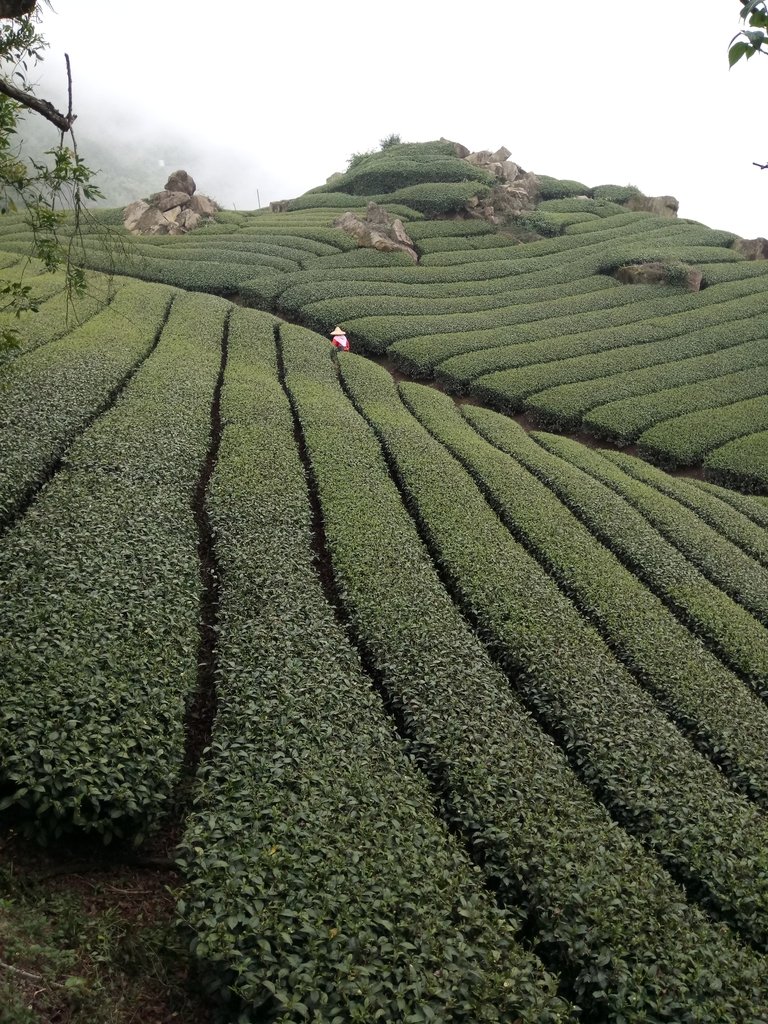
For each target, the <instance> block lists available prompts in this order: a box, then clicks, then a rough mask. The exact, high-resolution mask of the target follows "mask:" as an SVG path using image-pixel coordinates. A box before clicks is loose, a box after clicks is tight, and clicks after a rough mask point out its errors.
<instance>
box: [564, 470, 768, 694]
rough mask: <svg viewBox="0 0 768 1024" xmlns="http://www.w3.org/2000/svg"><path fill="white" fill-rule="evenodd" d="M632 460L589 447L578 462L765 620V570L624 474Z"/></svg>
mask: <svg viewBox="0 0 768 1024" xmlns="http://www.w3.org/2000/svg"><path fill="white" fill-rule="evenodd" d="M634 461H635V460H634V459H630V458H629V457H628V456H627V455H624V454H622V453H620V452H605V453H602V454H598V453H595V452H591V451H590V452H587V454H586V458H585V459H583V460H582V465H584V466H588V468H589V472H590V473H591V474H592V475H593V476H595V477H596V478H597V479H598V480H600V481H601V482H602V483H604V484H607V486H608V487H610V488H611V489H612V490H614V491H616V493H617V494H619V495H620V496H621V497H622V498H624V499H625V500H626V501H627V502H628V504H630V505H631V506H632V507H633V508H635V509H637V510H638V511H639V512H640V513H641V514H642V516H643V518H644V519H645V520H646V522H647V523H649V524H650V525H651V526H653V527H655V529H657V530H658V531H659V533H660V534H661V535H662V536H663V537H665V538H666V539H667V540H668V541H669V542H670V543H672V544H674V545H675V547H676V548H677V549H678V551H681V552H682V553H683V554H684V555H685V556H686V558H687V559H688V560H689V561H690V562H692V563H693V564H694V565H695V566H696V567H697V568H698V569H699V571H700V572H701V573H702V574H703V575H704V576H706V577H707V579H710V580H711V581H712V582H713V583H714V584H715V585H716V586H717V587H718V588H719V589H720V590H722V591H723V592H724V593H726V594H729V595H730V596H731V597H732V598H733V599H734V600H735V601H738V602H739V603H740V604H741V605H743V606H744V607H745V608H748V609H749V611H751V612H752V614H753V615H754V616H755V617H756V618H758V619H760V620H762V622H763V623H764V624H768V569H765V568H764V567H763V566H762V565H759V564H758V563H756V562H755V560H754V559H752V558H750V557H749V556H748V555H746V554H745V553H744V552H743V551H741V550H740V548H738V547H737V546H736V545H735V544H733V543H731V541H730V540H727V539H726V538H724V537H721V536H720V535H719V534H718V533H717V531H716V530H713V529H712V527H710V526H708V525H707V524H706V523H704V522H702V521H701V519H699V517H698V516H697V515H696V514H695V513H694V512H692V511H691V510H690V509H688V508H685V507H684V506H683V507H681V506H680V504H679V502H677V501H675V500H674V499H673V498H671V497H668V496H667V495H665V494H660V493H659V492H658V491H657V490H656V489H655V488H653V487H649V486H648V484H646V483H644V482H643V481H641V480H638V479H637V477H636V476H635V475H634V474H630V473H628V472H627V471H626V468H627V466H628V465H631V464H632V463H634ZM766 641H768V634H766ZM766 683H767V684H768V677H766Z"/></svg>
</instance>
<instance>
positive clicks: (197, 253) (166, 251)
mask: <svg viewBox="0 0 768 1024" xmlns="http://www.w3.org/2000/svg"><path fill="white" fill-rule="evenodd" d="M171 237H172V236H171ZM326 248H327V252H328V253H329V254H331V253H337V252H338V251H339V250H338V249H332V248H331V247H330V246H327V247H326ZM131 252H132V253H138V254H140V255H141V256H148V257H150V258H151V259H163V258H165V259H171V260H179V261H180V262H193V261H196V260H220V261H221V262H222V263H238V264H245V265H248V266H253V267H256V268H258V266H259V265H260V263H261V261H262V258H263V257H264V256H277V257H278V258H279V259H282V260H286V261H288V262H289V263H291V264H293V266H292V268H291V270H292V271H295V270H300V269H302V268H303V267H304V266H305V265H306V264H310V263H312V262H314V261H315V260H316V259H317V255H316V254H315V253H313V252H307V251H306V250H305V249H299V248H295V247H290V246H286V245H274V244H272V243H271V242H269V241H265V240H264V239H263V237H258V238H253V239H251V240H249V241H248V242H247V243H246V245H244V246H241V247H239V248H235V247H233V246H228V247H226V248H219V247H218V246H213V245H204V246H202V245H179V246H173V247H171V246H167V245H166V246H157V245H147V244H145V243H143V242H141V243H138V244H137V245H134V246H132V247H131Z"/></svg>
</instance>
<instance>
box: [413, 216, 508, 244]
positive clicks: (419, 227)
mask: <svg viewBox="0 0 768 1024" xmlns="http://www.w3.org/2000/svg"><path fill="white" fill-rule="evenodd" d="M408 234H409V235H410V236H411V238H412V239H413V241H414V242H422V241H425V240H432V239H438V238H455V237H459V238H470V237H472V238H475V237H480V236H483V235H485V236H490V237H491V238H500V237H501V236H500V235H499V234H498V233H497V232H496V229H495V228H494V227H493V225H492V224H489V223H488V221H486V220H463V219H458V220H424V221H421V223H420V224H409V225H408Z"/></svg>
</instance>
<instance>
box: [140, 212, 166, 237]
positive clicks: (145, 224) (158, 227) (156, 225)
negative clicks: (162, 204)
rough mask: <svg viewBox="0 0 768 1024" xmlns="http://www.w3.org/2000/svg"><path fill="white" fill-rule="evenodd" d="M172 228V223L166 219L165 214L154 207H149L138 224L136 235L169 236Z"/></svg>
mask: <svg viewBox="0 0 768 1024" xmlns="http://www.w3.org/2000/svg"><path fill="white" fill-rule="evenodd" d="M170 226H171V221H169V220H168V219H167V218H166V216H165V214H163V213H161V212H160V211H159V210H157V209H155V207H154V206H148V207H147V209H146V210H145V211H144V213H143V214H142V215H141V217H140V218H139V220H138V222H137V223H136V227H135V229H134V234H137V235H167V234H169V231H168V229H169V228H170Z"/></svg>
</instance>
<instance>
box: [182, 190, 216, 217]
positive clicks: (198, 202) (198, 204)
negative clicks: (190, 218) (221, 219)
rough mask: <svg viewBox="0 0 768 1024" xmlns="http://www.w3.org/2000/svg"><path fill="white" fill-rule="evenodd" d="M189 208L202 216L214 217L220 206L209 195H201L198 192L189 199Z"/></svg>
mask: <svg viewBox="0 0 768 1024" xmlns="http://www.w3.org/2000/svg"><path fill="white" fill-rule="evenodd" d="M188 209H189V210H191V211H192V213H197V214H199V215H200V216H201V217H213V215H214V214H215V213H216V211H217V210H218V206H217V205H216V203H214V201H213V200H212V199H210V198H209V197H208V196H201V195H199V194H198V195H196V196H192V198H191V199H190V200H189V206H188Z"/></svg>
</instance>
